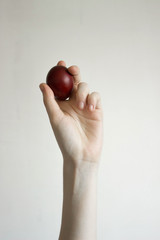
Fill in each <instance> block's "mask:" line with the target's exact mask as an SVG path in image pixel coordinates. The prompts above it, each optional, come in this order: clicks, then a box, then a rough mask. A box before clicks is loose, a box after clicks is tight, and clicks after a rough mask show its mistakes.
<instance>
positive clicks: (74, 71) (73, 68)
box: [68, 65, 80, 76]
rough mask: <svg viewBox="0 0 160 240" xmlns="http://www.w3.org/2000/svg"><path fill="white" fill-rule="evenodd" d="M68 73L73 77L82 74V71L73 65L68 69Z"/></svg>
mask: <svg viewBox="0 0 160 240" xmlns="http://www.w3.org/2000/svg"><path fill="white" fill-rule="evenodd" d="M68 71H69V72H70V73H71V74H72V75H73V76H76V75H78V74H79V73H80V69H79V67H78V66H76V65H72V66H70V67H69V68H68Z"/></svg>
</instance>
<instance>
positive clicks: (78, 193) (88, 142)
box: [40, 61, 103, 240]
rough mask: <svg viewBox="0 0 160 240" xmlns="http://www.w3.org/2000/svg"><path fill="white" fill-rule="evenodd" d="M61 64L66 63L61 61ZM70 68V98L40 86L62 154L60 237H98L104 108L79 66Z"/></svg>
mask: <svg viewBox="0 0 160 240" xmlns="http://www.w3.org/2000/svg"><path fill="white" fill-rule="evenodd" d="M58 65H64V66H65V62H63V61H60V62H59V63H58ZM68 71H69V72H70V73H71V74H72V75H73V77H74V81H75V82H74V89H73V92H72V96H71V97H70V99H69V100H68V101H58V100H55V99H54V94H53V92H52V90H51V89H50V88H49V87H48V86H47V85H46V84H44V83H42V84H41V85H40V88H41V91H42V93H43V100H44V104H45V107H46V110H47V113H48V116H49V119H50V123H51V126H52V129H53V132H54V134H55V137H56V139H57V142H58V145H59V147H60V149H61V152H62V155H63V211H62V223H61V231H60V236H59V240H66V239H67V240H82V239H83V240H96V220H97V219H96V210H97V207H96V198H97V190H96V189H97V175H98V166H99V159H100V154H101V148H102V131H103V130H102V107H101V100H100V96H99V94H98V93H96V92H93V93H91V94H90V93H89V88H88V85H87V84H86V83H84V82H81V81H80V72H79V69H78V67H77V66H71V67H70V68H68Z"/></svg>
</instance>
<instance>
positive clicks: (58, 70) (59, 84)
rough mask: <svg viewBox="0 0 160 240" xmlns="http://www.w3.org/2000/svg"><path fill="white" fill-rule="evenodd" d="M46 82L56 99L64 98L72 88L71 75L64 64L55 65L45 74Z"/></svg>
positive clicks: (69, 93)
mask: <svg viewBox="0 0 160 240" xmlns="http://www.w3.org/2000/svg"><path fill="white" fill-rule="evenodd" d="M46 83H47V84H48V85H49V87H50V88H51V89H52V91H53V92H54V96H55V98H56V99H58V100H66V99H67V98H68V97H69V96H70V95H71V92H72V90H73V83H74V81H73V76H72V75H71V74H70V73H69V71H68V69H67V68H66V67H64V66H55V67H53V68H51V69H50V71H49V72H48V74H47V78H46Z"/></svg>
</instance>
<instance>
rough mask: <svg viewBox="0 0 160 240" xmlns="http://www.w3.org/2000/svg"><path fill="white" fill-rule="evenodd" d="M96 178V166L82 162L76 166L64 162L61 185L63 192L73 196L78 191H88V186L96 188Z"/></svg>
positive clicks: (95, 164)
mask: <svg viewBox="0 0 160 240" xmlns="http://www.w3.org/2000/svg"><path fill="white" fill-rule="evenodd" d="M97 177H98V164H97V163H93V162H85V161H84V162H83V163H81V164H79V165H78V166H75V165H74V164H70V163H68V162H67V161H65V160H64V164H63V183H64V194H65V192H66V193H67V195H68V193H70V195H74V194H76V193H78V192H79V191H82V190H83V191H88V187H89V186H93V187H94V186H96V183H97Z"/></svg>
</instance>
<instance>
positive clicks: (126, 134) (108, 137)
mask: <svg viewBox="0 0 160 240" xmlns="http://www.w3.org/2000/svg"><path fill="white" fill-rule="evenodd" d="M0 28H1V30H0V32H1V40H0V69H1V70H0V240H44V239H45V240H53V239H55V240H56V239H58V235H59V229H60V222H61V206H62V157H61V153H60V150H59V148H58V146H57V143H56V140H55V139H54V135H53V133H52V130H51V127H50V125H49V121H48V117H47V114H46V112H45V109H44V106H43V103H42V96H41V92H40V90H39V87H38V86H39V84H40V83H41V82H45V77H46V74H47V72H48V70H49V69H50V68H51V67H52V66H54V65H55V64H56V63H57V62H58V60H61V59H63V60H65V61H66V62H67V66H70V65H73V64H74V65H78V66H79V67H80V69H81V74H82V80H83V81H86V82H87V83H88V84H89V86H90V89H91V91H98V92H100V94H101V97H102V101H103V108H104V147H103V153H102V158H101V167H100V171H99V181H98V240H159V239H160V204H159V203H160V149H159V145H160V1H158V0H157V1H156V0H132V1H131V0H113V1H106V0H103V1H102V0H100V1H98V0H92V1H91V0H70V1H65V0H59V1H55V0H26V1H24V0H0Z"/></svg>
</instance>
